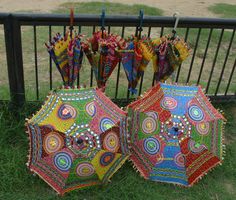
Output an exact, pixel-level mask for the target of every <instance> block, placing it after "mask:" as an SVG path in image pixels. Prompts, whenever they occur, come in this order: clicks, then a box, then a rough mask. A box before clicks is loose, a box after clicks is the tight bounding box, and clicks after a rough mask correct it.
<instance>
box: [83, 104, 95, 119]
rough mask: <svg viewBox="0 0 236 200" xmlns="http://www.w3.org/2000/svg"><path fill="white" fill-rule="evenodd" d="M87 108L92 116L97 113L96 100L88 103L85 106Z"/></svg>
mask: <svg viewBox="0 0 236 200" xmlns="http://www.w3.org/2000/svg"><path fill="white" fill-rule="evenodd" d="M85 110H86V112H87V113H88V114H89V115H90V116H91V117H93V116H94V115H95V113H96V107H95V105H94V102H93V101H92V102H90V103H88V104H87V105H86V107H85Z"/></svg>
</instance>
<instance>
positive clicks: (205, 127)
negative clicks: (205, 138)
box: [196, 122, 210, 135]
mask: <svg viewBox="0 0 236 200" xmlns="http://www.w3.org/2000/svg"><path fill="white" fill-rule="evenodd" d="M196 129H197V131H198V133H199V134H200V135H207V134H208V132H209V129H210V124H209V123H208V122H202V123H198V124H197V125H196Z"/></svg>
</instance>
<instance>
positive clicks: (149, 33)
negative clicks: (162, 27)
mask: <svg viewBox="0 0 236 200" xmlns="http://www.w3.org/2000/svg"><path fill="white" fill-rule="evenodd" d="M151 30H152V27H151V26H149V27H148V37H150V35H151Z"/></svg>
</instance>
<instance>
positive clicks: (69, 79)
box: [45, 31, 83, 86]
mask: <svg viewBox="0 0 236 200" xmlns="http://www.w3.org/2000/svg"><path fill="white" fill-rule="evenodd" d="M69 35H70V36H69ZM81 37H82V36H81V35H78V34H76V32H74V33H73V34H70V33H69V31H68V32H66V34H65V37H63V36H61V35H60V33H58V34H56V36H55V37H54V38H53V40H52V41H51V42H49V43H48V44H45V45H46V47H47V49H48V52H49V54H50V56H51V58H52V60H53V61H54V63H55V64H56V66H57V69H58V70H59V72H60V74H61V77H62V80H63V84H64V85H65V86H73V85H74V82H75V80H76V78H77V76H78V73H79V70H80V68H81V65H82V59H83V51H82V49H81Z"/></svg>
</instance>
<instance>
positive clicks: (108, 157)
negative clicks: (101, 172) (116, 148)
mask: <svg viewBox="0 0 236 200" xmlns="http://www.w3.org/2000/svg"><path fill="white" fill-rule="evenodd" d="M114 158H115V154H114V153H112V152H105V153H103V154H102V156H101V158H100V163H101V165H102V166H104V167H105V166H107V165H109V164H110V163H112V161H113V160H114Z"/></svg>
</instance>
